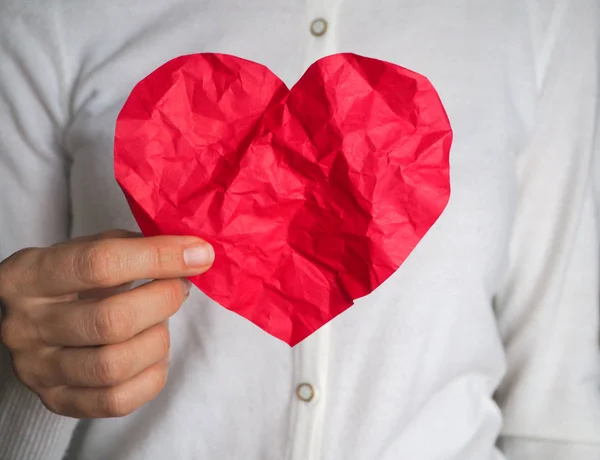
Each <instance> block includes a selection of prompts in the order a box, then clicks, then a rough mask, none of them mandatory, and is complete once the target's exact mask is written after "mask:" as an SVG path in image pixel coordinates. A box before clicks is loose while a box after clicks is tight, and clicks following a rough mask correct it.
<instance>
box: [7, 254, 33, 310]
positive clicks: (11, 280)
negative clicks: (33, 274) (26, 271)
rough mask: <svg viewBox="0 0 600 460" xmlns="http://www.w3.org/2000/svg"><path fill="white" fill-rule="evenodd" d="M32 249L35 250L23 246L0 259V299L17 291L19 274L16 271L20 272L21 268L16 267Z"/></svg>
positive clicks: (28, 255)
mask: <svg viewBox="0 0 600 460" xmlns="http://www.w3.org/2000/svg"><path fill="white" fill-rule="evenodd" d="M34 251H36V249H35V248H24V249H21V250H19V251H17V252H15V253H14V254H12V255H11V256H9V257H7V258H6V259H4V260H3V261H0V300H2V299H4V298H6V297H8V296H10V295H12V294H16V293H18V292H19V289H18V286H17V284H18V282H17V278H18V277H19V276H18V275H17V273H18V272H22V270H20V269H19V268H18V267H19V265H21V263H22V261H23V260H24V259H26V258H28V257H30V255H31V253H33V252H34Z"/></svg>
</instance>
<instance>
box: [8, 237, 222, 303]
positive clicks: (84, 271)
mask: <svg viewBox="0 0 600 460" xmlns="http://www.w3.org/2000/svg"><path fill="white" fill-rule="evenodd" d="M213 259H214V251H213V249H212V247H211V246H210V245H209V244H208V243H206V242H205V241H203V240H201V239H199V238H196V237H190V236H156V237H151V238H107V239H100V240H95V241H87V242H80V241H75V242H71V243H69V244H65V245H64V246H56V247H50V248H44V249H32V250H28V251H23V252H22V253H21V254H20V256H19V257H17V258H16V259H15V260H13V261H12V262H11V267H10V269H8V270H6V273H7V274H10V277H11V282H10V285H12V286H14V287H16V288H17V289H18V290H19V291H20V293H21V294H22V295H25V296H29V297H53V296H60V295H64V294H70V293H75V292H82V291H89V290H92V289H97V288H108V287H114V286H119V285H121V284H124V283H128V282H132V281H136V280H140V279H155V278H179V277H189V276H193V275H197V274H200V273H203V272H204V271H206V270H207V269H208V268H209V267H210V265H211V264H212V261H213Z"/></svg>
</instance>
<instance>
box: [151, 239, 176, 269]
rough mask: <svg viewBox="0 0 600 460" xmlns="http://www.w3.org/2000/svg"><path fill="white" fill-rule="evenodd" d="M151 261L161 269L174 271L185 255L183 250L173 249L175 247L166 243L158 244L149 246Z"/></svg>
mask: <svg viewBox="0 0 600 460" xmlns="http://www.w3.org/2000/svg"><path fill="white" fill-rule="evenodd" d="M149 250H150V263H151V264H152V265H154V266H155V267H156V269H158V270H159V271H165V272H168V271H172V269H173V267H174V266H179V265H181V263H182V261H183V258H182V257H183V255H182V254H181V251H173V248H172V247H170V246H168V245H166V244H156V245H152V246H150V247H149Z"/></svg>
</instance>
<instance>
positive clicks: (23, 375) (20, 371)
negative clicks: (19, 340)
mask: <svg viewBox="0 0 600 460" xmlns="http://www.w3.org/2000/svg"><path fill="white" fill-rule="evenodd" d="M12 367H13V372H14V374H15V377H17V379H19V380H20V381H21V382H22V383H23V384H24V385H25V386H26V387H27V388H29V389H33V388H35V387H36V386H37V383H38V380H39V379H38V378H36V376H35V373H34V370H33V368H32V361H31V360H30V359H28V358H25V357H22V356H20V355H13V357H12Z"/></svg>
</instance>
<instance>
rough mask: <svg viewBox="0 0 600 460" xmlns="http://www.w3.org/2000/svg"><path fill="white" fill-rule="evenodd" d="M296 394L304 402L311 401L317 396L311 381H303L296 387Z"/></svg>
mask: <svg viewBox="0 0 600 460" xmlns="http://www.w3.org/2000/svg"><path fill="white" fill-rule="evenodd" d="M296 396H298V399H300V400H301V401H304V402H310V401H312V400H313V399H314V397H315V389H314V388H313V386H312V385H311V384H310V383H301V384H300V385H298V386H297V387H296Z"/></svg>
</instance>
